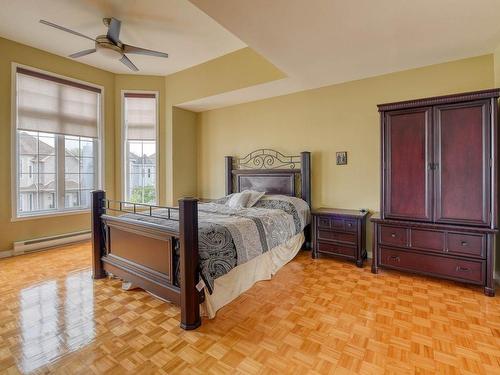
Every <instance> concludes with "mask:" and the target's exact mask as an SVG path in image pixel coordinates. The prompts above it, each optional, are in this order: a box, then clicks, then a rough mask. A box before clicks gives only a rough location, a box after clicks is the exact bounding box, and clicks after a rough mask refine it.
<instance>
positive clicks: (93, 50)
mask: <svg viewBox="0 0 500 375" xmlns="http://www.w3.org/2000/svg"><path fill="white" fill-rule="evenodd" d="M96 51H97V50H96V49H95V48H91V49H86V50H85V51H80V52H76V53H73V54H71V55H69V57H71V58H73V59H76V58H78V57H82V56H85V55H90V54H91V53H94V52H96Z"/></svg>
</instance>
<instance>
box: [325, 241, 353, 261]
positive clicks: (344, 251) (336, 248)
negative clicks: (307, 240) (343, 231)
mask: <svg viewBox="0 0 500 375" xmlns="http://www.w3.org/2000/svg"><path fill="white" fill-rule="evenodd" d="M316 250H317V251H319V252H320V253H328V254H333V255H341V256H344V257H349V258H355V257H356V248H355V247H354V246H349V245H339V244H333V243H329V242H322V241H318V244H317V249H316Z"/></svg>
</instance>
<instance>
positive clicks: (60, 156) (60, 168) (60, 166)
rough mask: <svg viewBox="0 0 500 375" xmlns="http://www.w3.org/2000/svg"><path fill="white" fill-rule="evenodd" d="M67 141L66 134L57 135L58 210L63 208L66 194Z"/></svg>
mask: <svg viewBox="0 0 500 375" xmlns="http://www.w3.org/2000/svg"><path fill="white" fill-rule="evenodd" d="M64 143H65V141H64V135H57V136H56V171H57V173H56V181H57V189H56V196H57V209H58V210H63V209H64V208H65V207H64V195H65V184H64V181H65V173H64V171H65V163H66V158H65V152H64V149H65V144H64Z"/></svg>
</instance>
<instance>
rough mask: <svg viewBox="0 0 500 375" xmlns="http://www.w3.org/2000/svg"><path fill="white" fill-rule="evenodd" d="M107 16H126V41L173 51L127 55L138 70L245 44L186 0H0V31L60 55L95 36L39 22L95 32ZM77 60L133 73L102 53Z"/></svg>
mask: <svg viewBox="0 0 500 375" xmlns="http://www.w3.org/2000/svg"><path fill="white" fill-rule="evenodd" d="M104 17H115V18H118V19H120V20H121V21H122V27H121V34H120V39H121V40H122V41H123V42H124V43H127V44H131V45H136V46H139V47H144V48H148V49H154V50H158V51H162V52H167V53H168V54H169V58H168V59H162V58H157V57H149V56H141V55H132V54H131V55H129V58H130V59H131V60H132V61H133V62H134V63H135V64H136V65H137V67H138V68H139V70H140V71H139V72H138V73H139V74H151V75H167V74H171V73H174V72H176V71H179V70H183V69H186V68H188V67H190V66H193V65H197V64H200V63H202V62H205V61H208V60H211V59H214V58H216V57H219V56H222V55H225V54H227V53H230V52H232V51H235V50H237V49H240V48H243V47H245V44H244V43H242V42H241V41H240V40H239V39H238V38H237V37H235V36H234V35H232V34H231V33H229V32H228V31H226V30H225V29H224V28H223V27H221V26H220V25H219V24H218V23H217V22H215V21H214V20H212V19H211V18H210V17H208V16H207V15H206V14H204V13H203V12H202V11H200V10H199V9H198V8H197V7H195V6H194V5H192V4H191V3H190V2H188V1H187V0H0V36H1V37H4V38H7V39H10V40H14V41H16V42H20V43H23V44H27V45H29V46H33V47H36V48H39V49H42V50H45V51H48V52H52V53H55V54H57V55H61V56H68V55H70V54H72V53H74V52H78V51H81V50H85V49H89V48H93V47H94V46H93V42H92V41H90V40H87V39H84V38H81V37H78V36H75V35H72V34H69V33H65V32H63V31H59V30H56V29H53V28H51V27H48V26H45V25H42V24H40V23H38V21H39V19H45V20H47V21H50V22H53V23H56V24H60V25H62V26H65V27H67V28H70V29H72V30H75V31H78V32H80V33H82V34H85V35H88V36H91V37H95V36H97V35H101V34H105V33H106V31H107V29H106V27H105V26H104V24H103V23H102V18H104ZM78 61H80V62H82V63H86V64H89V65H93V66H95V67H98V68H102V69H105V70H109V71H111V72H114V73H126V74H129V73H132V72H131V71H130V70H129V69H128V68H126V67H125V66H124V65H123V64H121V63H120V62H119V61H118V60H113V59H109V58H106V57H105V56H101V55H100V54H98V53H94V54H92V55H88V56H86V57H82V58H79V59H78Z"/></svg>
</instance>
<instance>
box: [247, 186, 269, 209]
mask: <svg viewBox="0 0 500 375" xmlns="http://www.w3.org/2000/svg"><path fill="white" fill-rule="evenodd" d="M243 192H244V193H249V194H250V196H249V198H248V202H247V205H246V206H245V207H246V208H250V207H253V206H254V205H255V203H257V202H258V201H259V199H260V198H262V197H263V196H264V194H266V192H264V191H256V190H243Z"/></svg>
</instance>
